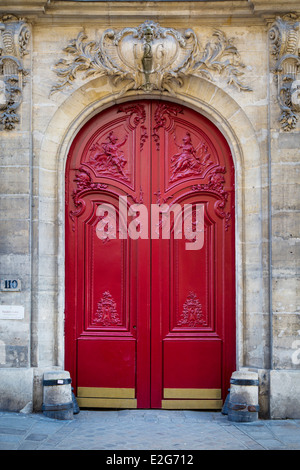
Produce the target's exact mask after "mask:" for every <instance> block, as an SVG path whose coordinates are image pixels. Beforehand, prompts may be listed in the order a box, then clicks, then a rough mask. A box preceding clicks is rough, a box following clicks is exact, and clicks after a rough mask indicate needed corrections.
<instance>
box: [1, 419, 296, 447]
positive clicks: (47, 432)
mask: <svg viewBox="0 0 300 470" xmlns="http://www.w3.org/2000/svg"><path fill="white" fill-rule="evenodd" d="M72 449H73V450H106V451H113V450H171V451H185V450H222V449H224V450H300V419H292V420H291V419H290V420H258V421H256V422H252V423H233V422H230V421H228V418H227V416H226V415H222V414H221V413H220V412H203V411H201V412H199V411H179V410H178V411H177V410H170V411H169V410H104V411H103V410H97V411H95V410H81V411H80V413H79V414H76V415H74V418H73V419H72V420H68V421H63V420H55V419H51V418H47V417H46V416H44V415H43V414H42V413H31V414H23V413H13V412H0V450H72Z"/></svg>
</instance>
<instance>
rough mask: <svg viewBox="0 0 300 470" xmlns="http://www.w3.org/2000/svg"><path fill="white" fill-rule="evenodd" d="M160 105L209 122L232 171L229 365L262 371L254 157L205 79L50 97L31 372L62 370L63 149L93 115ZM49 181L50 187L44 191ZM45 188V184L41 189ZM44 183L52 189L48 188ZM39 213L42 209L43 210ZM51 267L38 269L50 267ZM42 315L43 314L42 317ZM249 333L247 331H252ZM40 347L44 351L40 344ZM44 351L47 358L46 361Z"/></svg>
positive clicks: (239, 112)
mask: <svg viewBox="0 0 300 470" xmlns="http://www.w3.org/2000/svg"><path fill="white" fill-rule="evenodd" d="M138 98H142V99H147V98H149V99H151V98H154V99H161V100H167V101H173V102H177V103H181V104H183V105H185V106H189V107H191V108H193V109H194V110H196V111H198V112H199V113H200V114H203V115H205V116H206V117H207V118H208V119H210V120H211V121H212V122H213V123H214V124H215V125H216V126H217V127H218V128H219V130H220V131H221V132H222V133H223V135H224V136H225V138H226V139H227V142H228V144H229V146H230V148H231V151H232V156H233V160H234V164H235V175H236V182H235V186H236V188H235V191H236V315H237V318H236V330H237V331H236V335H237V337H236V343H237V351H236V362H237V368H241V367H255V368H258V369H267V368H268V364H266V359H265V357H264V346H265V347H266V346H268V345H269V341H270V332H269V324H268V322H266V320H265V315H262V313H265V314H266V313H267V312H264V311H263V310H264V300H263V294H262V288H261V287H260V286H262V285H263V257H262V232H263V229H262V210H263V208H262V205H263V201H262V176H261V167H262V161H261V150H260V147H259V143H258V140H257V137H256V135H255V131H254V129H253V126H252V124H251V122H250V119H249V118H248V117H247V115H246V113H245V111H244V110H243V109H242V108H241V107H240V106H239V104H238V103H237V102H236V101H235V100H234V99H233V98H232V97H230V96H229V95H228V94H227V93H226V92H225V91H224V90H222V89H221V88H219V87H217V86H216V85H215V84H213V83H211V82H208V81H207V80H205V79H201V78H196V77H189V78H187V79H185V81H184V85H183V87H181V88H177V89H176V92H175V94H174V96H170V95H169V94H167V93H153V94H145V93H144V92H129V93H127V94H126V95H125V96H122V97H118V94H116V93H115V92H114V90H112V89H111V87H110V85H109V83H108V81H107V79H106V78H104V77H102V78H98V79H94V80H92V81H89V82H88V83H86V84H84V85H82V86H80V87H79V88H77V89H75V90H74V91H73V92H72V93H71V94H70V95H69V96H68V97H67V98H65V94H63V95H61V94H59V93H58V94H56V95H54V96H53V101H54V102H56V104H57V110H56V111H55V112H54V114H53V116H52V118H51V120H50V121H49V123H48V126H47V128H46V130H45V132H44V137H43V139H42V141H41V147H40V150H39V151H36V153H38V154H39V156H38V159H39V163H38V185H37V186H36V195H35V196H36V197H37V198H38V201H39V217H38V221H37V223H38V227H37V232H38V248H37V250H36V251H35V259H34V263H35V267H36V268H35V272H36V283H35V286H36V287H35V289H36V291H37V292H40V286H42V284H43V282H44V281H43V279H45V278H46V277H47V278H48V279H49V282H50V283H51V282H53V286H54V285H56V286H57V288H56V289H55V288H53V293H52V296H51V295H50V296H48V297H47V298H48V299H50V303H49V302H48V305H47V306H45V304H44V303H43V302H44V299H43V296H40V295H39V296H37V301H36V304H35V306H34V308H33V313H32V315H33V323H34V324H35V325H36V328H35V329H33V331H32V338H31V341H32V345H33V350H34V351H35V356H34V362H35V366H36V367H37V368H38V369H39V370H40V371H42V370H45V369H46V368H50V367H52V368H53V366H57V367H60V368H63V367H64V275H65V272H64V174H65V163H66V159H67V155H68V150H69V148H70V145H71V143H72V141H73V139H74V137H75V135H76V134H77V132H78V131H79V129H80V128H81V127H82V126H83V125H84V124H85V123H86V122H87V121H88V120H89V119H90V118H91V117H93V116H94V115H95V114H97V113H99V112H101V110H103V109H105V108H106V107H109V106H111V105H113V104H115V103H121V102H124V101H129V100H134V99H138ZM49 175H50V183H49ZM46 180H47V181H46ZM51 182H52V183H51ZM45 201H47V209H46V213H44V212H43V208H44V207H46V203H45ZM49 224H51V230H52V233H53V236H54V239H55V240H54V242H53V246H52V247H50V248H49V244H48V243H47V237H46V238H45V237H44V234H45V230H47V227H49ZM50 256H51V261H52V262H51V263H50V264H47V262H45V261H46V260H47V259H50ZM45 309H46V310H45ZM46 314H47V315H48V317H49V318H48V320H49V321H50V322H51V325H52V328H49V330H48V331H41V328H42V326H43V325H44V322H43V320H42V317H43V316H45V315H46ZM254 325H255V327H253V326H254ZM42 342H44V344H42ZM45 351H46V352H47V351H49V354H48V355H47V354H46V353H45Z"/></svg>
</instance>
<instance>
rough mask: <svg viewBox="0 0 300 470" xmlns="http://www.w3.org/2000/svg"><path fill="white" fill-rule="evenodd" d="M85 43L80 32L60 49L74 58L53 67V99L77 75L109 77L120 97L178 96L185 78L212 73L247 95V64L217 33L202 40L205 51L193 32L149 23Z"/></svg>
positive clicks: (211, 74)
mask: <svg viewBox="0 0 300 470" xmlns="http://www.w3.org/2000/svg"><path fill="white" fill-rule="evenodd" d="M86 40H87V36H86V34H85V33H83V32H80V33H79V34H78V36H77V39H74V40H72V41H71V42H70V44H69V45H68V46H67V47H66V48H65V49H64V51H65V52H67V53H68V54H70V55H71V56H72V58H71V59H70V60H67V59H60V60H59V62H57V64H56V65H55V72H56V74H57V76H58V77H59V78H60V81H59V83H58V84H56V85H54V86H53V87H52V90H51V94H52V93H54V92H56V91H59V90H62V89H63V88H65V87H66V86H71V85H72V84H73V82H74V81H75V80H76V78H77V76H78V75H79V74H81V75H83V78H84V79H87V78H89V77H100V76H107V77H109V78H110V80H111V82H112V84H113V86H114V87H115V88H117V87H118V86H119V85H120V87H121V89H120V91H119V96H122V95H123V94H125V93H126V92H127V91H131V90H142V91H144V92H146V93H151V92H153V91H160V92H168V93H170V94H171V95H173V96H176V93H175V90H174V86H178V87H182V86H183V81H184V79H185V78H186V77H188V76H191V75H193V76H197V77H201V78H206V79H208V80H210V81H213V79H214V78H213V76H214V75H215V74H216V73H217V74H219V75H221V74H222V76H225V80H226V82H227V84H228V85H234V86H235V87H237V89H238V90H240V91H241V90H243V91H251V88H250V87H249V86H247V85H246V84H244V83H243V81H242V79H241V76H242V75H243V74H244V72H243V68H244V67H245V65H244V64H243V63H242V62H241V59H240V55H239V52H238V50H237V48H236V47H235V46H234V45H233V43H232V39H227V37H226V36H225V34H224V33H223V32H222V31H220V30H215V31H214V32H213V34H212V36H211V38H209V39H208V40H207V41H206V44H205V46H204V52H202V51H201V45H200V42H199V40H198V38H197V35H196V34H195V32H194V31H193V30H192V29H186V30H185V31H184V32H180V31H178V30H176V29H173V28H163V27H161V26H160V25H159V24H158V23H155V22H153V21H145V22H144V23H142V24H140V25H139V26H138V27H126V28H123V29H122V30H120V31H117V30H113V29H107V30H106V31H104V33H103V34H102V36H101V39H100V40H99V41H98V42H97V41H90V42H87V41H86ZM120 87H119V88H120Z"/></svg>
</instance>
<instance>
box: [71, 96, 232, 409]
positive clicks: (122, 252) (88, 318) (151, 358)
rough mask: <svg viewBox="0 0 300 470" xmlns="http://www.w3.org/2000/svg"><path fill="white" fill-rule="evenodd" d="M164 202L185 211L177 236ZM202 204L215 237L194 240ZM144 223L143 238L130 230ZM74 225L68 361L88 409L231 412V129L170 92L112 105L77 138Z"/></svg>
mask: <svg viewBox="0 0 300 470" xmlns="http://www.w3.org/2000/svg"><path fill="white" fill-rule="evenodd" d="M120 196H122V198H123V201H126V204H127V205H126V210H125V213H126V216H125V215H124V207H125V206H123V209H121V208H120V200H119V197H120ZM105 205H106V206H105ZM151 205H156V207H157V206H159V207H160V208H161V209H164V210H166V208H169V209H168V210H169V212H170V213H171V214H172V210H173V209H174V210H175V213H176V217H175V218H174V217H173V215H172V216H171V219H170V220H171V224H170V237H167V238H166V239H162V231H163V229H164V223H165V221H164V219H163V218H160V219H159V220H158V221H156V222H157V223H156V225H153V220H152V219H151V215H152V213H151ZM187 205H189V207H191V208H192V214H193V215H192V221H191V220H189V219H188V218H187V217H186V216H185V212H184V211H185V207H186V206H187ZM107 206H110V207H113V208H114V211H115V214H116V221H117V227H116V228H117V230H116V237H115V238H111V237H108V236H106V235H105V234H106V232H105V230H106V231H107V230H108V227H109V224H107V223H106V222H107V220H108V219H107V217H108V212H107V211H106V212H105V210H104V208H105V207H107ZM200 206H201V207H202V209H203V227H202V235H203V240H204V241H203V246H202V247H201V249H191V245H192V244H193V243H195V241H197V237H198V236H199V237H200V238H201V235H199V233H200V232H197V230H198V228H197V227H198V225H199V224H198V223H199V220H198V219H196V215H195V214H196V209H197V208H199V207H200ZM179 209H180V210H179ZM129 210H133V211H134V214H135V215H130V214H129ZM143 210H146V214H147V216H146V219H145V218H142V217H141V212H140V211H143ZM176 211H177V212H176ZM124 217H125V223H124ZM181 218H182V223H181V224H179V225H178V221H179V220H181ZM134 220H135V223H136V224H138V226H139V230H140V231H142V233H144V235H143V236H142V237H137V239H132V238H131V237H130V235H129V233H127V238H124V237H122V236H121V235H120V234H121V232H122V230H121V228H123V230H124V226H125V229H126V230H127V229H128V230H129V227H130V224H131V223H132V222H133V221H134ZM197 220H198V222H197ZM65 221H66V281H65V288H66V307H65V325H66V329H65V338H66V342H65V345H66V361H65V365H66V368H67V369H68V370H69V371H70V373H71V377H72V382H73V386H74V391H75V392H76V394H77V399H78V402H79V406H81V407H99V408H103V407H109V408H136V407H137V408H169V409H172V408H195V409H203V408H205V409H210V408H214V409H219V408H220V407H221V406H222V403H223V400H224V399H225V397H226V392H227V389H228V386H229V380H230V375H231V373H232V371H233V370H234V368H235V272H234V270H235V259H234V246H235V240H234V167H233V163H232V158H231V154H230V150H229V147H228V144H227V142H226V141H225V139H224V137H223V136H222V135H221V133H220V132H219V131H218V130H217V129H216V128H215V126H214V125H213V124H212V123H210V122H209V121H208V120H207V119H206V118H204V117H203V116H201V115H199V114H198V113H196V112H195V111H193V110H190V109H188V108H186V107H184V106H181V105H177V104H176V105H175V104H172V103H167V102H164V101H155V100H142V101H134V102H131V103H125V104H123V105H115V106H112V107H111V108H109V109H107V110H105V111H103V112H102V113H100V114H99V115H97V116H95V117H94V118H93V119H91V121H89V122H88V123H87V124H86V125H85V126H84V127H83V128H82V129H81V131H80V132H79V133H78V135H77V137H76V139H75V140H74V142H73V144H72V146H71V149H70V153H69V158H68V161H67V165H66V216H65ZM105 221H106V222H105ZM188 221H189V222H190V229H191V230H192V231H193V232H194V234H195V233H196V235H195V237H194V239H191V240H187V239H186V238H185V236H184V235H185V232H184V230H185V226H186V224H187V223H188ZM175 222H176V223H175ZM197 224H198V225H197ZM104 227H105V228H104ZM178 227H180V228H181V230H182V237H181V238H178ZM143 230H145V232H143ZM195 230H196V232H195ZM154 232H155V233H154ZM123 233H124V232H123ZM157 233H158V234H159V237H157ZM145 234H146V235H145ZM101 237H102V238H101ZM188 245H189V246H188Z"/></svg>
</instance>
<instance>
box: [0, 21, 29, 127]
mask: <svg viewBox="0 0 300 470" xmlns="http://www.w3.org/2000/svg"><path fill="white" fill-rule="evenodd" d="M29 39H30V30H29V26H28V24H27V23H26V20H25V19H24V18H17V17H16V16H14V15H5V16H3V17H2V18H1V19H0V125H1V128H2V129H4V130H11V129H14V128H15V124H16V123H17V122H19V121H20V116H19V115H18V114H17V112H16V111H17V109H18V108H19V106H20V104H21V102H22V99H23V93H22V90H23V86H24V84H25V83H26V78H25V77H26V75H28V71H27V70H25V68H24V65H23V57H24V55H26V54H28V51H27V46H28V43H29Z"/></svg>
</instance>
